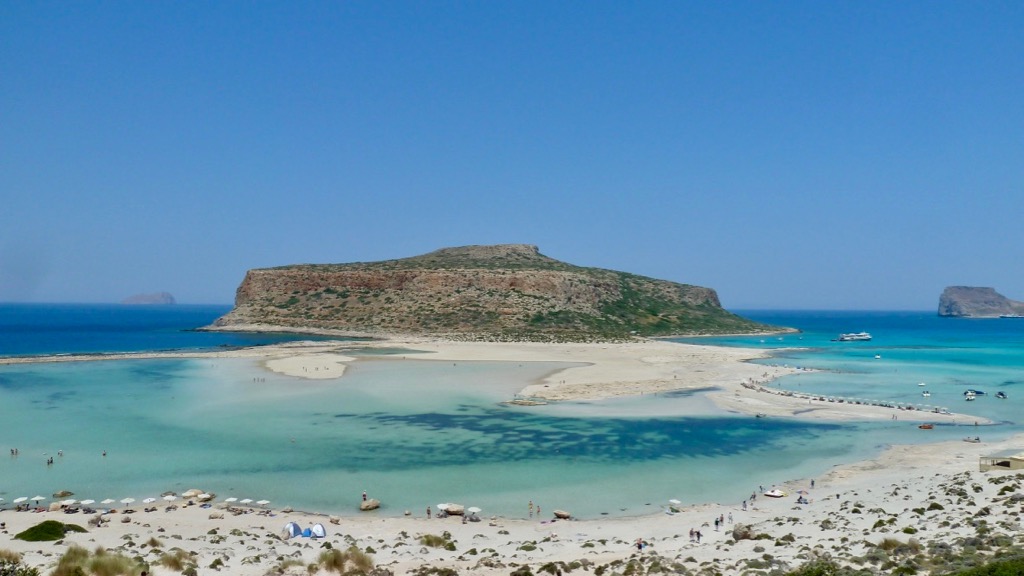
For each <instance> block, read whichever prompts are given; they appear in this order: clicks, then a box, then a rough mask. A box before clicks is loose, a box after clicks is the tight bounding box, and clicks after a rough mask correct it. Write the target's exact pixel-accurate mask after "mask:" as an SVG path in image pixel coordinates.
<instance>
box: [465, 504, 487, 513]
mask: <svg viewBox="0 0 1024 576" xmlns="http://www.w3.org/2000/svg"><path fill="white" fill-rule="evenodd" d="M466 512H469V513H470V514H479V513H480V512H483V510H481V509H480V508H478V507H476V506H470V507H469V508H466Z"/></svg>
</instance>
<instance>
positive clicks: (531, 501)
mask: <svg viewBox="0 0 1024 576" xmlns="http://www.w3.org/2000/svg"><path fill="white" fill-rule="evenodd" d="M530 518H533V500H530Z"/></svg>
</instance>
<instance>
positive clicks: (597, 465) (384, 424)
mask: <svg viewBox="0 0 1024 576" xmlns="http://www.w3.org/2000/svg"><path fill="white" fill-rule="evenodd" d="M2 312H3V309H2V307H0V313H2ZM210 313H211V317H210V318H209V320H212V319H213V318H215V317H216V314H219V313H220V312H217V311H215V310H212V309H211V310H210ZM747 314H748V315H749V316H754V317H756V318H757V319H759V320H769V321H773V322H775V323H777V324H784V325H790V326H796V327H799V328H802V329H804V330H805V332H803V333H802V334H800V335H786V336H783V337H782V338H783V340H781V341H780V340H778V339H777V338H778V337H770V338H756V339H749V338H742V339H719V340H715V341H714V342H715V343H716V344H719V345H744V346H756V347H766V348H772V349H773V352H774V353H775V354H777V358H774V359H772V360H771V361H770V362H775V363H781V364H796V365H802V366H808V367H814V368H818V369H821V370H822V371H820V372H813V373H805V374H800V375H797V376H794V377H789V378H784V379H782V380H780V381H779V382H778V385H779V386H782V387H791V388H793V389H804V390H808V391H812V390H813V391H820V392H821V393H827V394H830V395H853V394H854V393H856V395H858V396H861V397H868V396H871V397H877V398H879V399H891V400H898V399H901V398H904V397H905V398H906V399H907V400H908V401H909V400H914V399H916V398H917V397H919V394H920V390H919V387H918V386H917V382H918V381H927V382H928V386H929V388H931V389H933V390H934V393H933V399H935V398H936V397H938V398H940V399H942V400H946V399H947V398H948V402H946V404H949V405H950V408H951V409H954V410H956V409H959V408H961V406H960V405H959V404H956V405H954V402H956V401H957V394H959V393H960V387H961V386H962V385H963V384H966V383H971V384H972V385H975V387H980V388H987V389H988V391H989V393H990V396H988V397H986V398H983V399H980V400H979V401H977V402H974V403H972V404H973V405H971V406H970V407H971V408H972V409H975V408H977V410H975V411H976V412H978V413H979V414H982V412H983V411H984V412H985V413H984V414H982V415H991V416H993V417H995V418H996V419H997V420H1000V421H1001V422H1002V424H1000V425H999V426H993V427H986V428H985V429H983V430H982V431H981V434H982V435H983V436H985V437H995V436H996V435H1000V436H1001V435H1006V434H1010V433H1012V432H1016V431H1019V430H1020V427H1019V425H1018V423H1017V422H1016V421H1015V419H1014V416H1013V415H1014V414H1015V412H1014V411H1013V410H1012V406H1013V405H1015V404H1016V402H1017V401H1018V399H1017V396H1019V393H1018V392H1017V390H1021V392H1024V389H1022V387H1021V386H1020V385H1019V383H1018V382H1017V381H1016V380H1015V379H1014V378H1015V374H1019V373H1020V368H1021V366H1020V365H1019V356H1016V355H1015V354H1014V353H1013V350H1014V347H1016V346H1020V337H1019V333H1017V332H1013V331H1012V330H1014V329H1016V328H1009V327H1006V326H1004V327H1003V328H1005V329H1007V330H1010V332H1008V333H999V334H990V333H985V334H984V335H983V336H978V335H975V336H973V337H963V338H961V337H956V334H957V333H958V330H957V329H954V328H949V326H943V328H944V330H945V331H946V332H949V333H950V334H947V335H946V336H942V338H941V339H940V341H936V336H935V334H934V333H922V334H921V335H919V336H917V337H912V335H913V329H906V328H903V330H904V332H903V333H902V335H900V334H899V333H898V330H897V328H896V327H898V326H904V327H906V326H911V327H912V326H913V325H914V322H915V321H913V320H912V319H911V320H908V319H907V318H904V317H902V316H899V315H896V317H895V318H890V317H889V316H888V315H886V314H882V315H881V316H880V317H878V318H875V317H874V316H872V315H871V314H868V315H864V314H863V313H862V314H861V315H860V316H857V315H853V316H852V317H847V316H846V315H845V314H843V313H822V315H821V316H820V317H817V316H805V315H804V314H802V313H753V312H749V313H747ZM890 315H891V313H890ZM883 319H884V322H882V320H883ZM193 320H194V318H190V319H189V322H191V321H193ZM875 320H877V321H878V323H873V322H874V321H875ZM885 322H894V324H893V326H894V327H893V328H891V329H890V330H886V328H885V326H886V325H887V324H885ZM993 322H994V321H993ZM1007 322H1009V321H1007ZM171 324H172V325H173V324H174V323H173V322H172V323H171ZM851 324H852V325H851ZM3 325H4V324H3V322H0V330H2V329H3V328H2V327H3ZM993 325H994V324H993ZM968 326H970V327H971V329H972V330H973V329H975V328H974V325H968ZM1018 326H1020V327H1021V328H1022V329H1024V321H1022V323H1021V324H1019V325H1018ZM183 327H186V324H183ZM161 330H165V331H168V332H174V330H173V327H171V328H168V327H167V326H164V327H162V328H161ZM836 330H839V331H860V330H868V331H872V332H874V333H875V334H876V338H875V340H873V341H872V342H870V343H857V344H856V345H855V346H838V345H837V344H838V343H832V342H829V338H832V337H834V336H835V333H838V332H836ZM834 332H835V333H834ZM887 335H888V336H887ZM180 336H181V335H180V334H175V335H174V338H180ZM947 337H948V338H950V339H948V340H945V339H946V338H947ZM128 339H129V340H130V338H128ZM762 339H763V340H764V342H761V340H762ZM115 340H117V339H116V338H115ZM158 340H159V339H158ZM186 340H187V339H186ZM983 340H987V343H984V342H982V341H983ZM0 342H2V340H0ZM180 344H181V343H180V342H179V346H177V347H181V346H180ZM185 344H187V342H185ZM792 346H801V347H802V349H800V350H796V349H793V348H791V347H792ZM155 347H157V348H159V347H160V346H155ZM197 347H202V346H197ZM915 350H916V352H915ZM63 351H66V350H63V349H60V348H58V349H53V350H48V352H63ZM399 352H400V353H393V354H387V355H380V354H376V355H365V356H360V357H359V359H358V360H357V361H356V362H354V363H353V364H352V365H351V367H350V368H349V369H348V371H347V372H346V374H345V377H344V378H342V379H338V380H314V381H310V380H301V379H294V378H288V377H284V376H281V375H277V374H273V373H270V372H267V371H266V370H264V369H263V368H262V367H261V366H260V365H259V363H258V362H256V361H252V360H247V359H198V360H141V359H140V360H117V361H107V360H104V361H94V362H80V363H54V364H30V365H12V366H2V367H0V438H2V439H3V443H4V444H6V446H5V448H14V447H17V448H18V449H19V452H20V454H19V456H17V457H4V458H0V478H2V479H3V480H2V484H0V497H3V498H5V499H6V501H7V502H10V501H11V500H12V499H14V498H16V497H19V496H29V497H31V496H34V495H36V494H37V493H38V494H40V495H44V496H48V495H50V494H52V493H53V492H57V491H59V490H63V489H67V490H71V491H73V492H75V494H76V497H80V498H93V499H96V500H101V499H104V498H114V499H121V498H124V497H133V498H136V499H138V500H141V499H143V498H145V497H156V496H159V494H160V493H162V492H164V491H167V490H173V491H177V492H181V491H183V490H186V489H188V488H192V487H198V488H201V489H204V490H208V491H212V492H215V493H217V494H218V497H220V498H224V497H228V496H235V497H237V498H253V499H255V500H258V499H268V500H270V501H271V502H272V504H271V506H272V507H283V506H292V507H295V508H298V509H306V510H315V511H320V512H325V513H338V514H349V513H355V512H354V511H355V508H356V507H357V505H358V502H359V497H360V494H361V493H362V491H363V490H366V491H367V492H369V493H370V495H371V496H373V497H376V498H379V499H380V500H381V501H382V502H383V503H384V507H383V509H382V510H381V511H380V514H383V515H392V516H393V515H400V514H402V513H403V512H404V511H405V510H409V511H411V512H412V513H414V514H422V513H423V511H424V508H425V507H427V506H429V505H433V504H436V503H439V502H447V501H454V502H460V503H463V504H465V505H476V506H480V507H482V508H483V509H484V510H485V513H486V514H499V515H505V516H525V515H526V512H527V508H526V503H527V502H528V501H530V500H532V501H534V502H535V503H537V504H540V505H541V506H542V507H543V508H545V509H547V510H551V509H555V508H562V509H567V510H570V511H572V512H573V513H574V514H575V515H578V516H581V517H598V516H600V515H604V514H608V515H637V514H644V513H649V512H655V511H657V510H659V507H660V506H661V505H662V504H664V503H665V502H666V501H667V500H668V499H670V498H678V499H680V500H683V501H685V502H689V503H699V502H719V503H737V502H739V501H740V500H742V499H744V498H746V497H747V496H749V494H750V492H751V491H753V490H754V489H756V488H757V486H758V485H761V484H763V485H766V486H767V485H771V484H773V483H778V482H783V481H786V480H791V479H795V478H810V477H813V476H815V475H819V474H821V473H823V472H825V471H827V470H828V469H829V468H830V467H832V466H834V465H836V464H839V463H843V462H848V461H853V460H857V459H863V458H867V457H870V456H872V455H874V454H876V453H877V452H878V450H880V449H881V448H882V447H884V446H885V445H887V444H888V443H891V442H923V441H930V440H936V439H953V438H959V437H962V436H963V435H965V433H966V432H965V428H964V427H961V426H939V427H937V428H936V429H935V430H933V431H931V432H929V433H923V432H922V431H920V430H917V429H916V427H915V426H913V425H910V424H909V423H904V422H889V421H887V422H882V423H871V424H868V423H852V424H822V423H801V422H794V421H787V420H783V419H770V418H769V419H755V418H750V417H746V416H740V415H735V414H728V413H724V412H711V414H712V415H711V416H702V417H697V416H694V414H695V413H698V412H699V411H700V410H702V409H706V408H708V406H709V404H708V401H707V400H706V399H705V398H704V397H703V395H701V394H695V393H672V394H659V395H645V396H641V397H634V398H626V399H615V400H605V401H598V402H563V403H555V404H549V405H546V406H538V407H515V406H505V405H502V404H501V403H500V402H501V401H503V400H507V399H509V398H511V397H512V396H513V395H514V394H515V393H516V392H517V391H519V390H520V389H521V388H522V387H523V386H524V385H526V384H527V383H530V382H533V381H535V380H537V379H538V378H542V377H544V376H545V375H547V374H550V373H552V372H553V371H556V370H559V369H561V368H564V367H565V366H564V365H559V364H551V363H523V364H508V363H505V364H501V363H470V362H459V363H454V364H453V363H451V362H434V361H429V360H420V359H414V358H415V355H412V354H409V353H408V352H407V351H406V352H402V351H399ZM0 353H6V352H5V351H4V350H0ZM35 353H41V352H40V351H37V352H35ZM875 355H880V356H881V358H880V359H875V358H874V356H875ZM997 389H1002V390H1004V391H1007V393H1008V394H1009V395H1010V399H1009V400H1007V401H999V400H996V399H994V398H993V397H992V396H991V394H993V393H994V392H995V391H996V390H997ZM940 392H941V396H940ZM960 402H961V403H962V400H960ZM964 424H966V423H964ZM968 431H969V432H970V433H971V434H972V435H973V434H975V431H974V428H973V426H971V428H970V429H969V430H968ZM58 450H60V451H63V456H57V452H58ZM104 451H106V452H107V455H106V456H103V452H104ZM50 456H53V457H54V464H53V465H49V466H48V465H47V464H46V459H47V458H49V457H50Z"/></svg>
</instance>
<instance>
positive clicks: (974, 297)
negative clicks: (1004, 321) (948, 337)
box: [939, 286, 1024, 318]
mask: <svg viewBox="0 0 1024 576" xmlns="http://www.w3.org/2000/svg"><path fill="white" fill-rule="evenodd" d="M1022 314H1024V302H1017V301H1015V300H1010V299H1009V298H1007V297H1006V296H1003V295H1002V294H1000V293H998V292H996V291H995V289H994V288H985V287H976V286H949V287H947V288H946V289H945V290H943V291H942V295H941V296H939V316H953V317H960V318H996V317H999V316H1018V315H1022Z"/></svg>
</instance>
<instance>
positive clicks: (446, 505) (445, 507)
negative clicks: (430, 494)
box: [437, 502, 451, 510]
mask: <svg viewBox="0 0 1024 576" xmlns="http://www.w3.org/2000/svg"><path fill="white" fill-rule="evenodd" d="M449 506H451V504H450V503H448V502H444V503H442V504H438V505H437V509H438V510H447V509H448V507H449Z"/></svg>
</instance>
